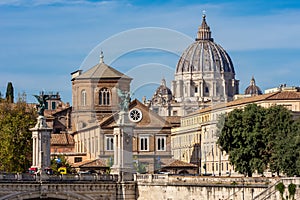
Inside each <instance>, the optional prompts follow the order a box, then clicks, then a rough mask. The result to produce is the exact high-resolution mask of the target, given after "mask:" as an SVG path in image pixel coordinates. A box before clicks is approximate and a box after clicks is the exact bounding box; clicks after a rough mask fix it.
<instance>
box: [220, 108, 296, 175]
mask: <svg viewBox="0 0 300 200" xmlns="http://www.w3.org/2000/svg"><path fill="white" fill-rule="evenodd" d="M298 124H300V123H298ZM217 127H218V134H219V139H218V142H217V143H218V144H219V145H220V147H221V149H222V150H224V151H226V152H227V153H228V154H229V160H230V162H231V164H233V165H234V166H235V168H236V170H237V171H238V172H240V173H242V174H245V175H248V176H252V173H253V172H258V173H263V171H264V170H266V169H267V168H270V169H271V170H272V171H273V172H278V173H279V172H284V173H286V174H287V175H295V174H299V171H300V170H299V167H298V166H300V161H299V150H300V148H299V144H300V138H299V132H300V131H299V129H300V128H299V127H300V126H299V125H297V124H296V123H295V122H294V121H293V119H292V115H291V112H290V111H289V110H287V109H286V108H284V107H283V106H272V107H270V108H263V107H261V106H258V105H256V104H250V105H247V106H246V107H245V108H244V109H243V110H242V109H236V110H233V111H232V112H230V113H228V114H227V115H221V117H220V119H219V122H218V125H217ZM295 149H298V151H297V152H295ZM297 161H298V162H297Z"/></svg>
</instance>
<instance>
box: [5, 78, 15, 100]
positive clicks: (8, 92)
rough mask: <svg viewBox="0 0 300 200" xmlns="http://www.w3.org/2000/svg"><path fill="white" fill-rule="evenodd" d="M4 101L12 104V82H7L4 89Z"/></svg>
mask: <svg viewBox="0 0 300 200" xmlns="http://www.w3.org/2000/svg"><path fill="white" fill-rule="evenodd" d="M6 100H7V102H8V103H13V102H14V87H13V85H12V82H8V84H7V88H6Z"/></svg>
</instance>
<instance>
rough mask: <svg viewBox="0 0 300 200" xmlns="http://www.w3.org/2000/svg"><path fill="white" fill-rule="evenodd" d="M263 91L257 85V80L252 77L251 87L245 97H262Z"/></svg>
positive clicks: (246, 91) (247, 89)
mask: <svg viewBox="0 0 300 200" xmlns="http://www.w3.org/2000/svg"><path fill="white" fill-rule="evenodd" d="M261 94H262V91H261V89H260V88H259V87H258V86H257V85H256V84H255V79H254V77H252V79H251V81H250V85H249V86H248V87H247V88H246V89H245V95H251V96H255V95H261Z"/></svg>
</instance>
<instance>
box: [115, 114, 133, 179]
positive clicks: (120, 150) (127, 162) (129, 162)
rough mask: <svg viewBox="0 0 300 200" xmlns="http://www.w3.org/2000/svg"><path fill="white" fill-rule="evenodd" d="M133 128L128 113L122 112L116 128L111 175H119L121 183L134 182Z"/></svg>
mask: <svg viewBox="0 0 300 200" xmlns="http://www.w3.org/2000/svg"><path fill="white" fill-rule="evenodd" d="M133 128H134V125H133V124H132V123H131V122H130V121H129V118H128V112H127V111H120V112H119V118H118V120H117V123H116V126H115V127H114V164H113V166H112V167H111V174H116V175H118V177H119V178H118V180H119V181H132V180H133V174H134V173H135V170H134V168H133V158H132V136H133Z"/></svg>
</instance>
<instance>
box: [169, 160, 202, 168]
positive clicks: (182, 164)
mask: <svg viewBox="0 0 300 200" xmlns="http://www.w3.org/2000/svg"><path fill="white" fill-rule="evenodd" d="M196 167H198V166H197V165H194V164H192V163H187V162H183V161H181V160H174V159H172V160H170V161H169V163H168V164H167V165H165V166H164V167H163V168H196Z"/></svg>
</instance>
